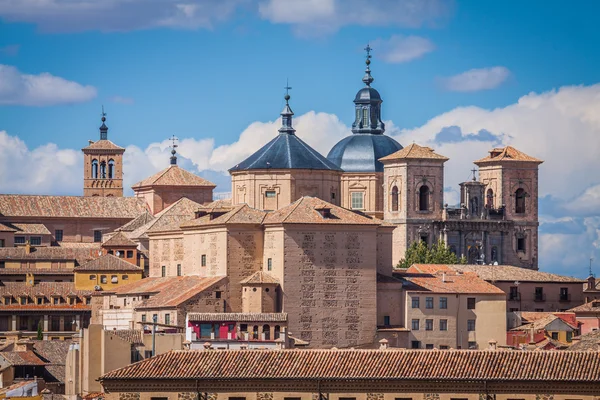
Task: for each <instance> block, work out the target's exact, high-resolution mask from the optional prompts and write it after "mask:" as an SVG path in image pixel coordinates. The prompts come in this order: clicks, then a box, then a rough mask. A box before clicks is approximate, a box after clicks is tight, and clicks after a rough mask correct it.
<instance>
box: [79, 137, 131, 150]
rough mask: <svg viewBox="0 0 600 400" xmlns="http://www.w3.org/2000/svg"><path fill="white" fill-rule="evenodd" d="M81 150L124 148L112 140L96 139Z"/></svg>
mask: <svg viewBox="0 0 600 400" xmlns="http://www.w3.org/2000/svg"><path fill="white" fill-rule="evenodd" d="M82 150H123V151H125V149H124V148H123V147H121V146H117V145H116V144H114V143H113V142H111V141H110V140H108V139H104V140H98V141H96V142H92V143H90V144H89V145H88V146H87V147H84V148H83V149H82Z"/></svg>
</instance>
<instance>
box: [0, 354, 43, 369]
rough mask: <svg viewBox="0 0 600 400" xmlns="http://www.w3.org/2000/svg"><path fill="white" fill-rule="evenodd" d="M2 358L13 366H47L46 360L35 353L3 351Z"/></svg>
mask: <svg viewBox="0 0 600 400" xmlns="http://www.w3.org/2000/svg"><path fill="white" fill-rule="evenodd" d="M0 356H1V357H3V358H4V359H5V360H6V361H8V362H9V363H10V364H11V365H12V366H15V367H17V366H41V365H46V363H45V362H44V360H42V359H41V358H39V357H38V356H37V355H36V354H35V353H34V352H33V351H31V350H27V351H3V352H0Z"/></svg>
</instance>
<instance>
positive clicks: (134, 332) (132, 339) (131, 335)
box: [108, 329, 144, 345]
mask: <svg viewBox="0 0 600 400" xmlns="http://www.w3.org/2000/svg"><path fill="white" fill-rule="evenodd" d="M108 332H110V333H111V334H113V335H114V336H116V337H118V338H120V339H123V340H125V341H126V342H129V343H131V344H135V345H139V344H144V340H143V335H144V333H143V332H142V331H141V330H139V329H119V330H116V331H108Z"/></svg>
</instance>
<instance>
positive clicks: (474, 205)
mask: <svg viewBox="0 0 600 400" xmlns="http://www.w3.org/2000/svg"><path fill="white" fill-rule="evenodd" d="M471 214H472V215H474V216H477V215H479V198H478V197H472V198H471Z"/></svg>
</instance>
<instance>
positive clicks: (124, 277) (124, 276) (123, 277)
mask: <svg viewBox="0 0 600 400" xmlns="http://www.w3.org/2000/svg"><path fill="white" fill-rule="evenodd" d="M121 279H122V280H124V281H126V280H128V279H129V275H121Z"/></svg>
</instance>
